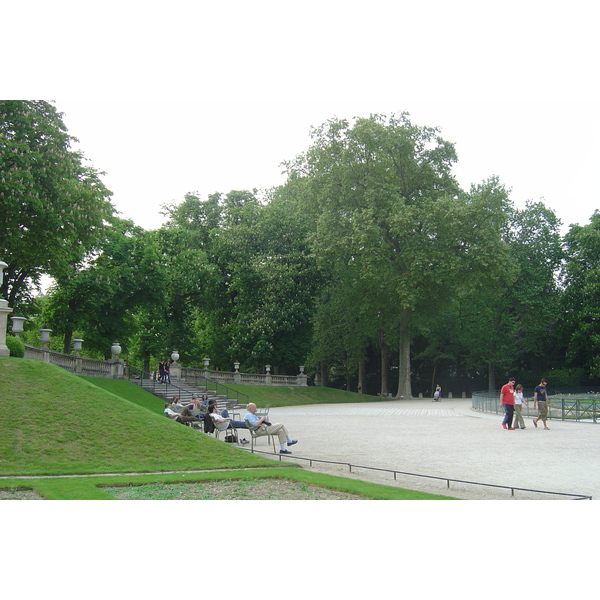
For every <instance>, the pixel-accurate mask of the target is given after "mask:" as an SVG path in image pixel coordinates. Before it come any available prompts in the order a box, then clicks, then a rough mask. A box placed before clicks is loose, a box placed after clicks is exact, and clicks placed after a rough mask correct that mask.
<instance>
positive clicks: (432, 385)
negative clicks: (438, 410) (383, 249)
mask: <svg viewBox="0 0 600 600" xmlns="http://www.w3.org/2000/svg"><path fill="white" fill-rule="evenodd" d="M437 366H438V363H437V360H435V361H433V373H432V374H431V395H432V396H433V393H434V391H435V385H436V381H435V376H436V373H437Z"/></svg>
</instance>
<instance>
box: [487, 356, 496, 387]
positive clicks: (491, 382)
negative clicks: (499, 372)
mask: <svg viewBox="0 0 600 600" xmlns="http://www.w3.org/2000/svg"><path fill="white" fill-rule="evenodd" d="M488 391H489V392H490V394H493V393H494V392H495V391H496V376H495V369H494V364H493V363H489V364H488Z"/></svg>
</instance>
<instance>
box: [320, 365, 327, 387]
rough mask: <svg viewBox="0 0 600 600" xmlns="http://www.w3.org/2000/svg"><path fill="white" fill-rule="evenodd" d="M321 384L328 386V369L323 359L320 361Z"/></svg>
mask: <svg viewBox="0 0 600 600" xmlns="http://www.w3.org/2000/svg"><path fill="white" fill-rule="evenodd" d="M321 385H322V386H323V387H329V369H328V368H327V363H326V362H325V361H324V360H322V361H321Z"/></svg>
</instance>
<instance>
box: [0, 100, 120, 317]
mask: <svg viewBox="0 0 600 600" xmlns="http://www.w3.org/2000/svg"><path fill="white" fill-rule="evenodd" d="M62 116H63V115H62V113H58V112H57V110H56V108H55V107H54V106H53V105H52V104H50V103H48V102H45V101H41V100H40V101H38V100H36V101H20V100H3V101H0V256H2V257H3V260H5V262H7V263H8V267H7V268H6V269H5V272H4V273H5V277H4V284H3V287H2V289H1V290H0V294H3V295H5V296H6V297H7V299H8V301H9V303H10V304H11V306H17V305H18V303H19V302H20V301H22V300H24V299H25V298H26V297H27V296H28V293H29V288H30V286H31V285H32V284H33V285H35V284H37V283H38V282H39V278H40V276H41V275H42V274H49V275H51V276H55V277H56V276H60V275H61V274H65V273H66V272H68V271H69V269H70V268H71V266H72V265H74V264H76V263H77V262H78V261H80V260H81V259H82V257H83V256H84V255H85V253H86V252H88V251H90V250H91V249H93V248H94V247H95V246H96V244H97V243H98V242H99V240H101V239H102V230H103V228H104V222H105V220H106V219H108V218H109V217H110V216H111V215H112V213H113V207H112V204H111V203H110V201H109V199H108V198H109V196H110V195H111V192H109V191H108V190H107V189H106V188H105V187H104V185H103V184H102V182H101V181H100V179H99V173H98V172H97V171H96V170H95V169H93V168H92V167H90V166H87V165H84V162H83V161H84V158H83V155H82V154H81V153H80V152H75V151H73V150H71V149H70V146H71V143H72V142H74V141H76V139H75V138H74V137H72V136H70V135H69V134H68V133H67V128H66V127H65V125H64V123H63V120H62Z"/></svg>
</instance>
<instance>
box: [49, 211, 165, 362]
mask: <svg viewBox="0 0 600 600" xmlns="http://www.w3.org/2000/svg"><path fill="white" fill-rule="evenodd" d="M164 271H165V267H164V265H163V261H162V256H161V253H160V250H159V247H158V245H157V244H156V241H155V239H154V236H153V234H152V233H148V232H145V231H144V230H143V229H141V228H139V227H136V226H134V225H133V223H132V222H131V221H127V220H123V219H116V218H114V219H111V221H110V224H109V225H107V227H106V228H105V237H104V239H103V240H102V242H101V243H100V244H99V248H98V252H97V253H96V255H95V256H93V257H90V259H89V260H88V262H87V264H86V265H85V266H82V267H77V266H72V268H71V269H70V270H69V272H68V273H67V272H65V274H63V276H61V277H58V278H57V280H56V283H55V284H54V285H53V286H52V288H51V290H50V292H49V299H48V302H47V303H45V304H44V306H43V309H44V310H43V320H44V321H45V322H46V323H48V324H49V326H50V328H51V329H52V330H53V335H59V334H64V335H65V344H64V346H65V347H64V351H65V352H69V346H70V340H71V337H72V333H73V331H75V330H79V331H80V332H81V335H82V336H83V339H84V340H85V345H86V350H90V351H92V352H100V353H102V354H103V355H104V356H106V357H109V356H110V346H111V344H112V343H113V342H114V341H119V342H120V343H121V345H122V347H123V351H124V352H127V351H128V346H129V340H130V339H131V338H132V337H133V335H134V333H135V331H137V330H138V328H137V324H136V320H135V318H134V315H135V312H134V311H135V309H137V308H143V307H150V308H156V307H161V306H162V305H163V303H164V282H165V273H164Z"/></svg>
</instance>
